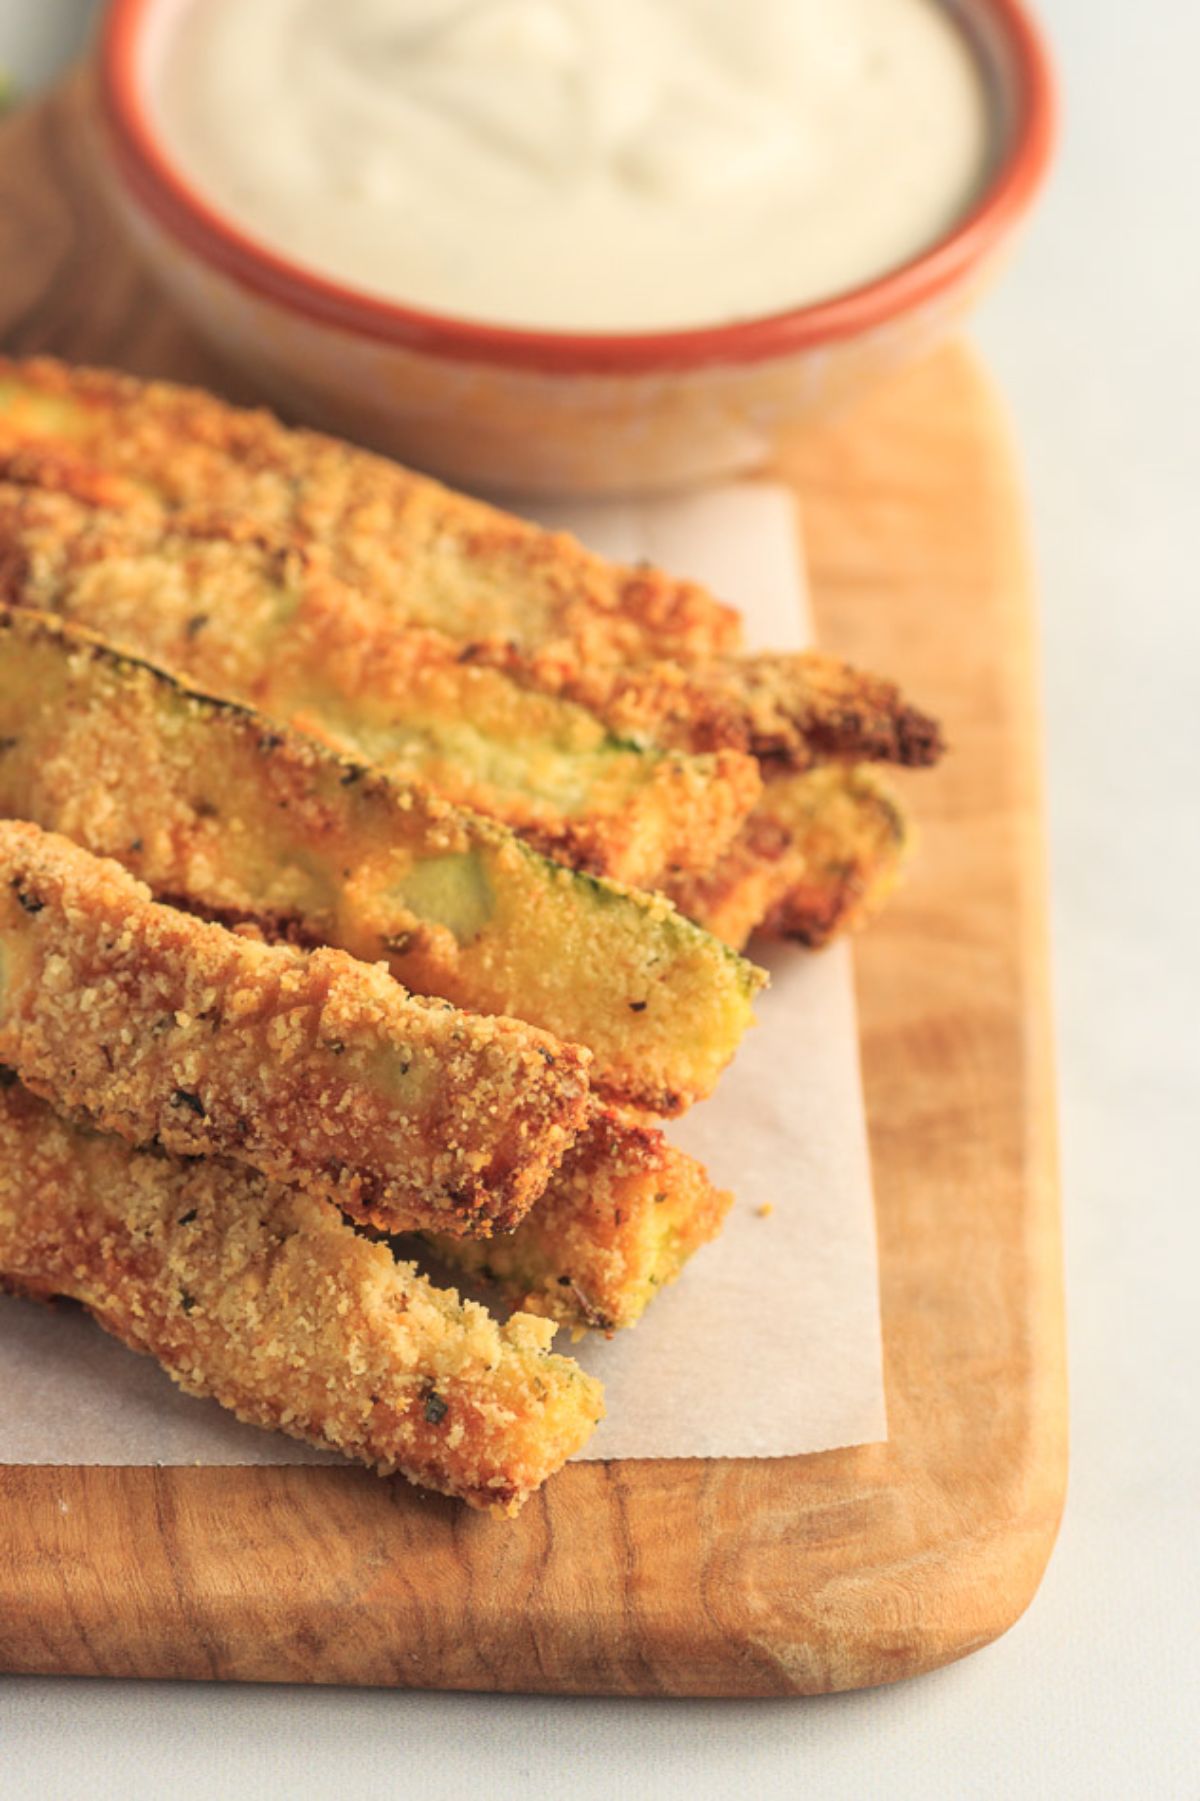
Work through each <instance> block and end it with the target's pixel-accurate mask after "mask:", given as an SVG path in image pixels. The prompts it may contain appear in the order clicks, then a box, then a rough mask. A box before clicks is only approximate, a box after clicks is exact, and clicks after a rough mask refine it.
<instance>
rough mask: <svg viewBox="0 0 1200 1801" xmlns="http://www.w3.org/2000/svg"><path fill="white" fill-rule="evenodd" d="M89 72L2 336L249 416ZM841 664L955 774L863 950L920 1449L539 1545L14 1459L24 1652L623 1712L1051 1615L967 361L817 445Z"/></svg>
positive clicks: (1030, 921) (937, 371) (938, 782)
mask: <svg viewBox="0 0 1200 1801" xmlns="http://www.w3.org/2000/svg"><path fill="white" fill-rule="evenodd" d="M81 104H82V99H81V94H80V91H79V90H78V89H77V88H76V89H72V88H70V87H68V88H64V89H63V90H61V91H60V92H59V93H57V94H55V95H53V96H51V97H50V99H49V100H48V101H46V102H45V103H44V104H42V105H41V106H39V107H38V108H36V109H33V110H29V111H26V112H23V113H20V114H18V115H16V116H15V117H13V118H12V119H10V120H9V121H7V122H6V123H5V124H4V125H3V127H0V344H2V345H3V347H4V349H5V350H7V351H10V352H13V353H28V352H33V351H53V352H55V353H57V354H58V355H61V356H64V357H69V358H75V359H78V360H85V361H90V362H99V363H109V364H113V365H116V366H118V367H121V368H126V369H131V370H134V371H136V372H138V373H153V374H158V375H166V376H173V377H176V378H180V379H184V380H188V381H198V382H202V383H205V384H206V385H208V386H210V387H212V388H215V389H217V390H219V391H222V392H225V393H229V394H231V395H232V396H233V397H234V398H247V397H250V396H248V393H247V389H246V387H245V384H244V382H241V381H236V380H234V379H233V378H231V377H230V376H229V374H228V372H226V371H224V370H223V369H221V368H220V367H219V366H218V365H217V364H216V363H214V362H213V360H212V359H211V357H210V356H209V355H208V353H207V352H205V351H204V350H203V349H202V348H201V346H200V345H199V344H198V343H197V342H196V341H195V339H194V338H193V337H192V336H191V335H190V333H189V332H188V331H187V330H186V328H185V327H184V326H183V325H182V324H181V323H180V322H179V321H178V320H177V319H176V318H175V317H174V316H173V314H172V313H171V311H170V309H169V308H168V307H167V305H166V304H165V302H164V301H163V300H162V299H161V298H160V297H159V295H158V294H157V292H155V291H154V290H152V289H151V288H150V287H149V286H148V285H147V284H146V283H145V282H144V281H143V280H142V278H141V277H140V276H139V274H138V273H137V271H136V270H135V268H134V267H133V266H132V264H131V262H130V260H129V258H128V256H127V254H126V251H125V249H124V246H123V243H122V242H121V241H120V239H119V238H118V237H117V235H116V234H115V232H114V231H113V229H112V227H111V226H110V224H109V222H108V220H107V218H106V216H105V214H104V211H103V209H102V208H101V207H100V205H99V203H98V202H97V200H96V197H95V195H94V193H93V190H92V186H91V181H90V177H89V172H88V167H87V156H86V152H85V151H84V149H83V146H82V140H81V135H80V131H79V124H80V106H81ZM781 473H782V475H783V476H784V478H785V479H787V480H788V481H790V482H791V483H793V484H794V486H795V489H796V492H797V495H798V496H799V499H800V501H801V504H802V507H803V515H804V525H805V535H806V544H807V553H808V560H809V567H810V571H811V577H812V585H813V590H814V596H815V605H816V611H817V617H818V622H819V628H820V636H821V640H822V642H823V644H824V645H825V646H826V647H827V648H829V649H831V650H834V651H837V652H839V653H844V654H845V655H846V656H848V657H850V658H853V659H854V660H856V661H860V662H862V663H864V664H866V665H868V666H873V667H878V668H880V669H884V670H887V671H888V672H889V673H890V674H893V675H895V676H897V677H898V678H899V679H900V680H901V681H902V682H903V683H904V685H905V686H906V687H908V688H909V689H910V690H911V691H912V693H913V694H914V695H916V696H918V697H919V699H920V701H921V702H922V704H923V705H925V706H927V707H929V708H930V709H931V710H932V711H934V712H935V713H938V714H940V715H941V717H942V718H943V719H944V720H945V722H946V725H947V729H948V734H949V739H950V743H951V746H952V755H950V756H949V757H948V758H947V759H946V761H945V764H944V766H943V767H942V768H941V769H940V770H938V771H937V772H936V773H934V774H933V775H922V776H921V777H919V778H915V779H914V780H913V783H912V786H911V799H912V802H913V804H914V806H915V808H916V811H917V815H918V818H919V822H920V827H921V847H920V852H919V855H918V857H917V858H916V861H915V863H914V867H913V871H912V874H911V877H910V879H909V881H908V883H907V885H906V886H905V888H904V889H903V891H902V893H901V894H900V895H899V896H898V898H897V899H896V901H895V902H894V904H893V905H892V907H891V908H890V910H889V911H888V913H887V914H886V916H885V917H884V919H883V920H882V921H881V922H880V923H879V924H878V925H877V926H875V927H874V928H873V929H872V930H871V931H870V932H869V933H868V935H867V936H866V937H864V938H863V939H862V940H861V942H860V944H859V947H858V950H857V978H858V990H859V1004H860V1009H861V1018H862V1052H863V1062H864V1069H865V1078H866V1092H867V1103H868V1113H869V1119H870V1133H871V1145H872V1152H873V1158H874V1167H875V1183H876V1192H877V1196H878V1209H879V1231H880V1240H881V1259H882V1294H883V1324H884V1338H885V1346H886V1364H887V1370H886V1374H887V1390H888V1407H889V1415H890V1421H891V1437H890V1440H889V1442H888V1443H887V1444H885V1445H871V1446H866V1447H863V1448H860V1449H856V1450H849V1451H838V1452H832V1453H825V1454H822V1455H818V1456H810V1457H798V1458H786V1459H780V1460H777V1461H767V1462H752V1461H715V1462H704V1461H684V1462H680V1461H669V1462H635V1463H611V1464H608V1465H604V1464H595V1463H592V1464H577V1465H574V1466H572V1467H571V1468H569V1469H567V1470H565V1471H564V1472H563V1473H562V1474H561V1475H560V1476H558V1477H556V1478H555V1479H554V1480H553V1481H552V1482H551V1483H550V1484H549V1486H548V1488H547V1489H546V1490H545V1491H544V1493H543V1494H542V1495H541V1496H539V1497H538V1498H537V1499H536V1500H534V1501H533V1502H531V1503H530V1504H529V1506H528V1507H527V1508H526V1510H525V1512H524V1513H523V1514H522V1515H521V1516H520V1518H519V1519H518V1520H517V1521H516V1522H512V1523H502V1522H498V1521H494V1520H491V1519H489V1518H484V1517H480V1516H478V1515H473V1514H469V1513H468V1512H467V1511H466V1510H464V1509H462V1508H459V1507H456V1506H454V1505H453V1504H451V1503H449V1502H445V1501H442V1500H440V1499H438V1498H436V1497H426V1496H422V1495H420V1494H418V1493H416V1492H415V1491H414V1490H412V1489H410V1488H408V1487H407V1486H406V1485H404V1484H403V1483H400V1482H381V1481H379V1480H378V1479H377V1478H376V1477H374V1476H371V1475H367V1474H365V1473H363V1472H361V1471H357V1470H352V1469H339V1468H324V1467H322V1468H303V1467H297V1468H284V1469H271V1468H268V1469H179V1468H172V1469H96V1468H7V1469H4V1470H3V1471H0V1667H2V1668H4V1669H6V1670H10V1671H26V1672H70V1673H75V1674H96V1675H105V1676H179V1677H231V1678H235V1679H239V1680H244V1681H287V1682H340V1683H389V1684H396V1685H403V1686H413V1687H421V1686H424V1687H441V1688H464V1689H492V1690H542V1691H560V1692H569V1693H591V1694H671V1695H785V1694H809V1693H816V1692H821V1691H826V1690H830V1689H844V1688H854V1687H862V1686H866V1685H868V1684H872V1683H878V1682H890V1681H893V1680H895V1679H897V1678H899V1677H902V1676H911V1675H914V1674H916V1673H918V1672H919V1671H922V1670H928V1669H932V1668H933V1667H935V1666H936V1665H938V1664H942V1663H946V1662H948V1661H949V1660H951V1659H952V1658H956V1657H961V1656H963V1655H964V1654H965V1653H966V1652H969V1651H973V1650H976V1649H978V1647H980V1646H981V1645H986V1644H987V1643H988V1642H989V1641H990V1640H991V1639H994V1638H995V1637H996V1636H997V1635H998V1634H999V1633H1001V1632H1003V1631H1004V1630H1005V1629H1006V1628H1007V1627H1008V1626H1010V1625H1011V1624H1012V1622H1013V1621H1014V1620H1015V1619H1016V1618H1017V1617H1018V1616H1019V1614H1020V1613H1021V1612H1022V1611H1023V1609H1024V1608H1025V1606H1026V1605H1027V1603H1028V1602H1029V1600H1030V1598H1031V1597H1032V1595H1033V1593H1034V1590H1035V1589H1036V1587H1037V1584H1038V1581H1039V1579H1040V1577H1041V1574H1042V1570H1043V1568H1044V1566H1045V1563H1046V1560H1047V1557H1048V1556H1049V1553H1050V1549H1051V1546H1052V1544H1053V1540H1054V1536H1055V1532H1056V1529H1057V1524H1058V1518H1059V1513H1060V1509H1061V1505H1062V1498H1063V1490H1064V1483H1065V1469H1066V1432H1065V1396H1064V1361H1063V1318H1062V1291H1061V1274H1060V1245H1059V1203H1058V1192H1057V1186H1056V1172H1055V1143H1054V1136H1055V1134H1054V1101H1053V1076H1052V1068H1051V1058H1050V1049H1049V1030H1048V1006H1047V978H1046V960H1045V930H1044V875H1043V852H1042V815H1041V798H1040V782H1039V773H1038V765H1039V735H1040V734H1039V725H1038V703H1037V677H1036V670H1035V662H1034V654H1033V642H1032V631H1031V606H1030V583H1029V573H1028V568H1027V563H1026V553H1025V548H1024V542H1023V528H1022V520H1021V510H1020V504H1019V497H1018V491H1017V483H1016V480H1015V476H1014V470H1013V459H1012V452H1011V448H1010V445H1009V442H1008V437H1007V432H1006V428H1005V425H1004V421H1003V418H1002V416H1001V414H1000V413H999V411H998V409H997V406H996V403H995V400H994V398H993V396H992V394H991V393H990V391H989V388H988V386H987V383H986V381H985V379H984V377H983V376H982V374H981V372H980V370H979V367H978V365H977V364H976V362H975V360H974V359H973V357H972V355H971V353H970V352H969V351H968V350H966V349H965V348H963V347H962V346H954V347H951V348H949V349H947V350H943V351H942V352H941V353H940V354H938V355H937V356H936V357H935V358H934V359H933V360H932V361H930V362H928V363H926V364H925V365H924V366H923V367H922V368H920V369H918V370H916V371H914V372H913V373H911V374H909V375H908V376H906V377H904V378H902V379H901V380H899V381H897V382H896V383H895V384H894V385H893V386H891V387H890V388H889V389H888V390H887V391H886V392H885V393H880V394H879V395H877V396H875V397H873V398H872V400H871V401H870V402H869V403H868V404H867V405H865V406H863V407H862V408H861V409H860V410H859V411H858V413H857V414H856V415H855V416H854V417H852V418H848V419H846V420H845V421H843V422H842V423H839V424H838V425H836V426H832V427H830V428H829V429H827V430H824V431H822V432H820V433H819V434H816V435H812V436H810V437H808V438H807V439H806V440H805V441H804V442H803V443H798V444H797V445H796V446H795V448H794V450H792V451H791V452H789V454H788V455H787V456H786V458H785V459H784V460H783V463H782V468H781Z"/></svg>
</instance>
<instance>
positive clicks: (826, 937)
mask: <svg viewBox="0 0 1200 1801" xmlns="http://www.w3.org/2000/svg"><path fill="white" fill-rule="evenodd" d="M911 842H912V830H911V827H910V825H909V823H908V820H907V818H906V816H905V813H904V811H903V809H902V808H901V806H900V804H899V802H898V801H897V799H896V797H895V796H894V795H893V794H892V792H891V791H890V789H889V788H888V787H887V786H886V785H885V783H884V782H883V781H881V780H880V778H879V776H878V775H877V774H876V773H875V772H874V770H873V769H870V768H867V767H863V766H853V765H844V764H838V763H829V764H823V765H821V766H819V767H818V768H816V769H813V770H810V771H809V772H808V773H806V774H803V775H789V776H783V777H781V778H779V779H778V780H775V781H771V782H768V783H767V785H766V788H765V790H764V793H763V799H762V801H761V802H760V804H759V806H758V808H757V809H756V810H755V812H754V813H753V814H752V816H751V818H750V820H749V821H748V822H747V825H746V827H745V828H744V830H743V831H742V833H741V835H740V836H739V838H738V840H737V843H736V844H735V845H734V846H733V848H732V850H730V851H728V852H727V853H726V855H725V856H724V857H723V858H722V859H721V861H720V862H719V863H718V864H717V866H716V868H715V869H714V870H712V871H711V872H710V873H709V874H708V875H706V876H702V877H698V878H694V879H688V880H686V881H680V882H677V883H675V884H674V885H673V886H672V889H671V898H672V899H673V900H674V902H675V904H676V906H678V907H679V908H680V910H681V911H683V912H685V913H687V914H688V916H689V917H690V918H692V919H695V920H697V921H699V922H700V923H701V924H702V925H704V926H706V927H707V928H708V930H709V931H710V932H713V933H715V934H716V936H717V937H719V938H722V939H723V940H724V941H725V943H727V944H730V945H733V946H734V947H736V948H740V947H741V946H742V945H744V944H745V943H746V941H747V940H748V939H749V938H750V936H751V934H752V933H753V932H755V931H760V930H761V931H763V932H765V933H767V934H769V935H772V936H774V937H779V938H788V939H791V940H792V941H793V942H795V943H798V944H804V945H807V946H809V947H810V948H811V949H817V948H819V947H820V946H821V945H824V944H827V943H828V942H829V941H830V939H831V938H835V937H837V936H839V935H840V934H842V933H844V932H849V931H854V930H857V929H858V928H859V927H860V926H862V925H864V924H865V923H866V921H867V920H869V919H870V918H872V917H873V916H874V915H875V914H876V913H877V912H878V910H879V908H880V907H881V906H882V905H883V904H884V902H885V900H886V899H887V896H888V895H889V894H890V893H891V891H892V889H893V887H894V886H895V884H896V882H897V881H898V879H899V876H900V872H901V869H902V867H903V864H904V859H905V856H906V854H907V852H908V850H909V848H910V845H911Z"/></svg>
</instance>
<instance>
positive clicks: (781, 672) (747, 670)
mask: <svg viewBox="0 0 1200 1801" xmlns="http://www.w3.org/2000/svg"><path fill="white" fill-rule="evenodd" d="M477 654H483V653H477ZM514 674H515V675H516V677H517V679H521V672H520V669H519V668H518V667H516V666H514ZM541 685H542V686H543V687H555V688H556V689H557V691H558V692H561V693H563V694H566V695H568V696H569V697H570V698H571V699H573V700H576V701H579V702H581V703H582V704H583V705H585V706H587V707H589V708H590V709H591V710H592V711H593V712H595V713H597V714H598V715H599V716H600V717H601V718H602V719H603V720H604V721H605V723H606V724H607V725H608V727H609V728H610V730H612V731H615V732H621V733H625V734H628V735H630V736H634V737H639V738H646V739H649V740H650V741H651V742H653V743H655V744H659V745H664V746H673V747H674V748H675V749H677V750H686V751H690V752H692V753H699V752H704V751H716V750H739V751H744V752H746V753H748V754H750V755H752V756H755V757H757V758H758V759H759V761H760V762H761V763H763V764H765V765H767V767H768V769H769V771H770V772H771V773H776V772H779V771H783V770H804V769H809V768H811V767H812V766H813V765H814V764H817V763H825V762H828V761H830V760H832V759H840V760H848V759H849V760H853V761H855V762H884V763H899V764H904V765H907V766H908V767H910V768H925V767H928V766H929V765H930V764H932V763H936V762H937V760H938V758H939V757H940V756H941V754H942V748H943V746H942V737H941V728H940V727H939V726H938V724H937V722H936V720H933V719H930V718H929V717H928V716H927V715H926V714H924V713H922V712H920V711H919V710H918V709H917V708H916V707H914V706H912V705H910V703H909V702H908V701H906V700H905V698H904V696H903V695H902V694H901V693H900V691H899V689H898V688H897V687H896V685H895V683H894V682H889V681H885V680H884V679H883V678H882V677H880V676H875V675H868V674H865V673H864V672H863V671H862V670H859V669H854V668H852V667H851V665H850V664H849V663H842V662H839V661H838V659H837V658H836V657H827V656H822V655H821V654H820V653H819V652H817V651H791V652H786V653H785V652H779V653H772V654H762V655H757V656H741V657H727V658H724V659H722V660H720V661H713V662H696V663H688V664H680V663H661V662H658V663H643V664H640V665H637V666H635V667H632V668H628V669H604V668H592V669H590V670H589V669H586V668H583V669H572V670H564V671H561V672H560V674H559V677H558V679H557V680H556V681H555V680H554V679H552V676H551V675H549V674H546V675H543V678H542V681H541Z"/></svg>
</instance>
